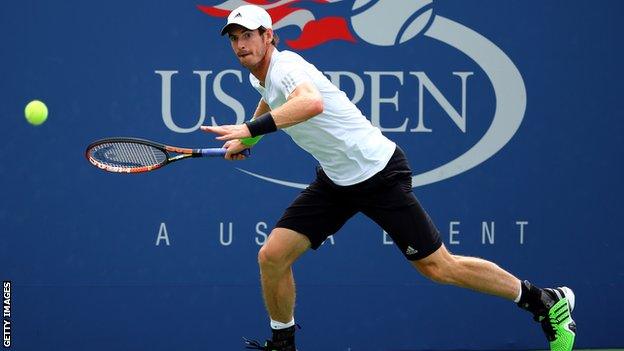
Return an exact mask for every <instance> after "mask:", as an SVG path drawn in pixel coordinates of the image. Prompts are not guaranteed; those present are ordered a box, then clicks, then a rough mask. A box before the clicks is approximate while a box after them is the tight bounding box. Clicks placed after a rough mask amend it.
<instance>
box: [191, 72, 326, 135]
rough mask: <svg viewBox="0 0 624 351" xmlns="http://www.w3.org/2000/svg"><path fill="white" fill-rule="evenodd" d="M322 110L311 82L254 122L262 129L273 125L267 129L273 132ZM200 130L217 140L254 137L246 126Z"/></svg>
mask: <svg viewBox="0 0 624 351" xmlns="http://www.w3.org/2000/svg"><path fill="white" fill-rule="evenodd" d="M323 108H324V107H323V97H322V96H321V93H320V92H319V91H318V89H317V88H316V87H315V86H314V84H313V83H311V82H302V83H301V84H299V85H297V87H296V88H295V89H294V90H293V92H292V93H291V94H290V95H289V96H288V99H287V101H286V103H284V104H283V105H282V106H280V107H278V108H276V109H274V110H272V111H270V112H268V113H266V114H264V115H262V116H259V118H257V119H256V121H257V122H260V123H264V125H263V126H262V127H263V129H267V122H270V123H274V124H275V128H271V127H272V126H269V127H268V130H270V131H274V130H276V129H281V128H287V127H290V126H293V125H295V124H298V123H301V122H305V121H307V120H308V119H310V118H312V117H314V116H317V115H319V114H320V113H322V112H323ZM252 123H253V122H252ZM201 129H202V130H203V131H206V132H212V133H215V134H218V135H220V136H219V137H217V139H218V140H233V139H241V138H247V137H250V136H255V135H252V133H251V131H250V129H249V127H248V126H247V124H238V125H223V126H218V127H208V126H202V128H201ZM261 134H264V133H261Z"/></svg>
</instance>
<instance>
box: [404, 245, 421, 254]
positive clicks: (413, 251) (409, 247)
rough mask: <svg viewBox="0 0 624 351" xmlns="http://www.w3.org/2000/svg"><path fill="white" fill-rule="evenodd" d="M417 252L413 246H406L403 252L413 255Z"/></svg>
mask: <svg viewBox="0 0 624 351" xmlns="http://www.w3.org/2000/svg"><path fill="white" fill-rule="evenodd" d="M417 253H418V250H416V249H415V248H413V247H411V246H408V247H407V250H405V254H407V255H415V254H417Z"/></svg>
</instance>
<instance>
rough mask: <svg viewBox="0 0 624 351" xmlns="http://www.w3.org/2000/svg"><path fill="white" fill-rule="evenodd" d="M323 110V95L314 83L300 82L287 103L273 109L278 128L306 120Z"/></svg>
mask: <svg viewBox="0 0 624 351" xmlns="http://www.w3.org/2000/svg"><path fill="white" fill-rule="evenodd" d="M322 112H323V97H322V96H321V93H320V92H319V91H318V89H316V87H315V86H314V84H312V83H310V82H304V83H301V84H299V85H298V86H297V87H296V88H295V90H293V92H292V94H290V96H288V100H287V101H286V103H285V104H284V105H282V106H280V107H278V108H276V109H274V110H272V111H271V116H273V120H274V121H275V126H276V127H277V129H282V128H288V127H290V126H294V125H295V124H298V123H301V122H305V121H307V120H308V119H310V118H312V117H314V116H317V115H319V114H321V113H322Z"/></svg>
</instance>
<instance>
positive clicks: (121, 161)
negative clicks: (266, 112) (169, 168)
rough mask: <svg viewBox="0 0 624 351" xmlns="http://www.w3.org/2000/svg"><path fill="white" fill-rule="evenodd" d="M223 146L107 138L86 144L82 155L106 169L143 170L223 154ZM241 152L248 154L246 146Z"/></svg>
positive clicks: (114, 170) (117, 170)
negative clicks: (201, 147)
mask: <svg viewBox="0 0 624 351" xmlns="http://www.w3.org/2000/svg"><path fill="white" fill-rule="evenodd" d="M226 151H227V150H226V149H224V148H208V149H187V148H181V147H175V146H168V145H163V144H159V143H155V142H153V141H149V140H144V139H139V138H107V139H102V140H98V141H96V142H93V143H92V144H91V145H89V146H87V150H86V152H85V156H86V157H87V160H89V162H91V164H93V165H94V166H96V167H98V168H100V169H103V170H105V171H107V172H114V173H142V172H149V171H153V170H155V169H158V168H161V167H163V166H165V165H168V164H170V163H172V162H175V161H179V160H182V159H185V158H189V157H223V156H225V153H226ZM241 154H243V155H245V156H249V154H250V152H249V149H246V150H244V151H243V152H241Z"/></svg>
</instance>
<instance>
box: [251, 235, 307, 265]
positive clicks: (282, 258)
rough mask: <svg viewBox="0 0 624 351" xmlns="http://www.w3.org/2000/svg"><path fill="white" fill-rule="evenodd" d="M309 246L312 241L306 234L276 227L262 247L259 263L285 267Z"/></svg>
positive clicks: (259, 253)
mask: <svg viewBox="0 0 624 351" xmlns="http://www.w3.org/2000/svg"><path fill="white" fill-rule="evenodd" d="M309 247H310V241H309V240H308V239H307V238H306V237H305V236H303V235H301V234H299V233H297V232H295V231H292V230H289V229H283V228H276V229H273V231H271V234H270V235H269V238H268V239H267V242H266V243H265V244H264V245H263V246H262V247H261V248H260V251H259V252H258V263H259V264H260V267H261V268H268V269H284V268H287V267H289V266H290V265H291V264H292V263H293V262H294V261H295V260H296V259H297V258H299V256H301V254H303V253H304V252H305V251H306V250H307V249H308V248H309Z"/></svg>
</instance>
